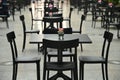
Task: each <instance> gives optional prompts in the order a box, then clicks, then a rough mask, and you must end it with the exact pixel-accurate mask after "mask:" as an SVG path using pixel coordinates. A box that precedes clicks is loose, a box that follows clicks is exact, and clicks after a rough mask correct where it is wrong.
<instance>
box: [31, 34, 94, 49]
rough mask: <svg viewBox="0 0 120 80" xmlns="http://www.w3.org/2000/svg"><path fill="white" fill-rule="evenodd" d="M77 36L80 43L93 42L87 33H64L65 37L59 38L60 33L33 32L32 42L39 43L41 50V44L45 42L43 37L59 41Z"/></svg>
mask: <svg viewBox="0 0 120 80" xmlns="http://www.w3.org/2000/svg"><path fill="white" fill-rule="evenodd" d="M77 38H79V43H80V44H81V43H82V44H90V43H92V41H91V39H90V38H89V37H88V35H87V34H64V39H59V36H58V34H31V37H30V43H31V44H38V51H39V45H40V44H42V43H43V39H49V40H55V41H58V40H71V39H77Z"/></svg>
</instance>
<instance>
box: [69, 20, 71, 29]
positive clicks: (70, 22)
mask: <svg viewBox="0 0 120 80" xmlns="http://www.w3.org/2000/svg"><path fill="white" fill-rule="evenodd" d="M69 28H71V20H69Z"/></svg>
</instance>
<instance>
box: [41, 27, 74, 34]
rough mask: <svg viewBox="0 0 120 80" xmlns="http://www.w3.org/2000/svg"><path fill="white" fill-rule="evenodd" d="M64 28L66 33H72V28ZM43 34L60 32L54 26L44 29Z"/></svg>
mask: <svg viewBox="0 0 120 80" xmlns="http://www.w3.org/2000/svg"><path fill="white" fill-rule="evenodd" d="M63 30H64V34H72V28H63ZM43 34H58V29H56V28H53V29H49V28H46V29H44V30H43Z"/></svg>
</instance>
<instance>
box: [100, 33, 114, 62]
mask: <svg viewBox="0 0 120 80" xmlns="http://www.w3.org/2000/svg"><path fill="white" fill-rule="evenodd" d="M103 38H104V42H103V47H102V57H104V58H105V59H106V60H108V53H109V48H110V44H111V41H112V39H113V34H112V33H110V32H108V31H105V33H104V36H103Z"/></svg>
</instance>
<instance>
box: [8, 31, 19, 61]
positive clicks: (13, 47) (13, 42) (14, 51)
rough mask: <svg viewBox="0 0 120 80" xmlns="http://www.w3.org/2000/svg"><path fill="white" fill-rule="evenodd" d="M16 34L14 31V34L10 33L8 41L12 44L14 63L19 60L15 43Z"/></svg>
mask: <svg viewBox="0 0 120 80" xmlns="http://www.w3.org/2000/svg"><path fill="white" fill-rule="evenodd" d="M15 38H16V37H15V33H14V32H13V31H12V32H9V33H8V34H7V40H8V42H9V43H10V46H11V51H12V58H13V61H15V59H16V58H17V56H18V55H17V46H16V42H15Z"/></svg>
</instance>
